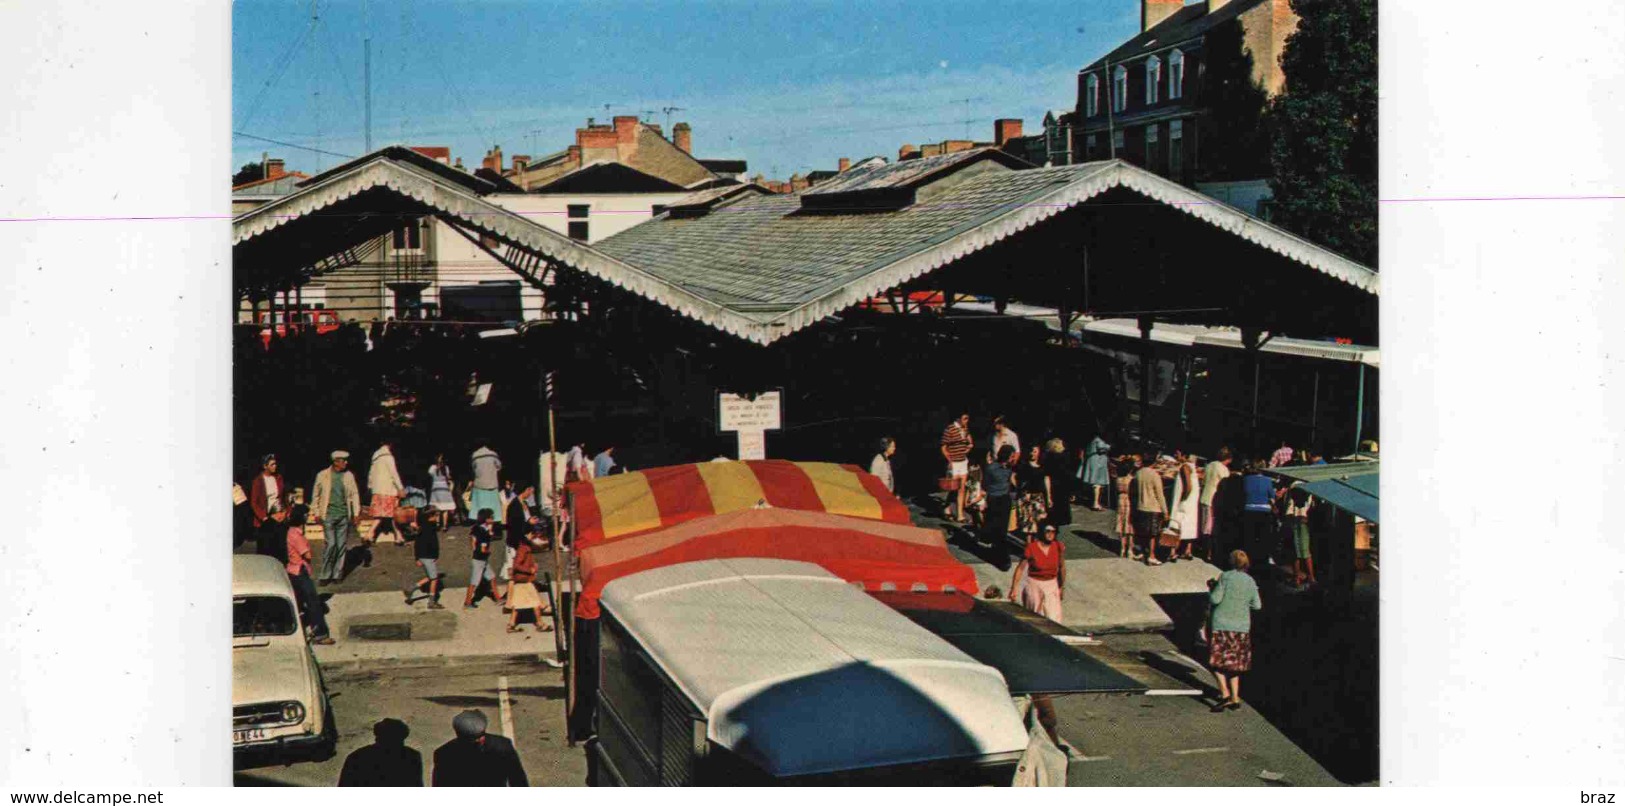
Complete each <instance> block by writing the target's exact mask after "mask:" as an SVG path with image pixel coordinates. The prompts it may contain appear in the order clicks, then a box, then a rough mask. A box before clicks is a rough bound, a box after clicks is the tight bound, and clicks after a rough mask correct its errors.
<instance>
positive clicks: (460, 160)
mask: <svg viewBox="0 0 1625 806" xmlns="http://www.w3.org/2000/svg"><path fill="white" fill-rule="evenodd" d="M451 167H453V168H456V169H457V170H459V171H467V170H468V169H467V168H464V167H463V158H462V157H458V158H457V164H456V165H453V166H451Z"/></svg>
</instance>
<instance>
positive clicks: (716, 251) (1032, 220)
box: [596, 152, 1380, 344]
mask: <svg viewBox="0 0 1625 806" xmlns="http://www.w3.org/2000/svg"><path fill="white" fill-rule="evenodd" d="M993 153H998V152H993ZM973 155H974V153H973V152H960V153H956V154H949V155H944V156H943V157H935V158H928V159H923V160H913V161H909V162H906V163H898V164H894V165H890V166H886V167H885V168H883V169H881V171H879V172H877V175H876V176H872V177H869V178H868V179H867V180H866V179H865V177H863V176H862V175H853V176H848V175H845V174H843V176H842V178H841V179H840V180H838V181H839V185H838V186H836V185H835V183H829V184H825V185H819V186H817V187H815V188H813V189H812V190H810V191H807V192H805V193H802V194H796V195H782V194H781V195H767V196H759V197H755V198H748V199H742V200H739V201H737V202H734V203H733V204H730V205H728V206H727V207H724V208H721V209H718V210H716V211H715V212H713V213H711V214H709V215H704V216H699V217H683V216H676V215H671V214H666V215H662V216H659V217H656V218H655V219H653V220H651V221H648V222H645V223H643V224H640V225H638V226H636V227H633V228H631V229H629V230H627V231H625V232H622V233H619V234H617V235H614V236H612V237H610V238H607V239H605V240H604V241H601V242H599V243H598V244H596V246H597V247H598V248H599V249H600V250H602V251H603V252H604V253H605V254H607V255H609V256H611V257H614V258H616V259H618V260H620V261H622V262H625V263H628V264H631V265H635V266H638V267H639V268H641V269H644V270H645V271H647V272H649V273H650V274H652V275H655V276H658V277H660V278H662V279H664V280H666V281H667V282H670V283H672V284H674V285H676V286H679V287H681V288H683V289H685V290H687V291H689V292H691V293H693V294H695V295H697V296H700V297H702V298H704V299H706V300H709V301H712V302H714V303H716V304H717V305H719V306H722V307H725V308H726V309H728V310H729V311H730V312H731V313H733V314H736V315H738V316H740V317H745V318H747V319H749V320H750V321H751V322H752V323H753V327H752V328H751V335H750V336H748V338H750V339H751V340H752V341H756V342H758V343H762V344H766V343H769V342H772V341H774V340H777V339H779V338H782V337H784V336H786V335H789V334H790V333H794V332H796V331H798V330H801V329H803V328H806V327H808V326H810V325H812V324H814V323H817V322H819V321H820V320H822V319H824V318H825V317H828V316H831V315H833V314H836V313H839V312H841V311H842V310H845V309H846V308H848V307H850V306H853V305H855V304H857V303H859V302H862V301H864V300H867V299H870V298H871V297H874V296H875V295H877V294H881V293H884V292H886V291H888V290H891V289H894V288H898V287H900V286H903V285H904V284H907V283H909V282H911V281H914V280H916V279H918V278H920V277H922V275H926V274H928V273H931V272H935V271H937V270H939V269H942V268H944V267H947V266H949V265H950V264H956V263H959V262H961V261H962V260H963V259H964V258H966V257H967V256H970V255H972V254H973V253H976V252H978V251H980V250H985V249H987V248H988V247H991V246H993V245H995V244H997V243H999V242H1001V241H1005V240H1007V239H1010V238H1012V236H1014V235H1016V234H1017V233H1020V232H1022V231H1024V230H1027V229H1029V228H1031V227H1034V226H1035V225H1039V224H1040V223H1041V222H1045V221H1046V220H1048V219H1052V218H1055V217H1056V216H1059V215H1060V214H1062V213H1063V212H1066V211H1068V210H1072V209H1074V208H1079V207H1080V206H1082V205H1085V204H1090V205H1095V204H1096V203H1099V204H1100V205H1101V206H1091V207H1090V208H1089V209H1090V210H1091V211H1092V212H1095V213H1100V212H1101V211H1103V210H1106V209H1108V208H1115V209H1119V210H1126V209H1140V210H1144V209H1146V208H1152V209H1156V210H1161V211H1167V213H1168V216H1167V217H1168V218H1169V219H1170V220H1171V223H1170V224H1169V226H1170V229H1169V230H1168V231H1167V232H1166V233H1165V237H1164V240H1163V241H1162V243H1161V245H1155V244H1154V245H1153V246H1151V247H1149V248H1148V249H1147V250H1146V251H1145V252H1144V254H1146V256H1147V260H1148V261H1150V260H1151V254H1150V253H1151V251H1154V250H1156V249H1174V248H1176V247H1178V246H1179V245H1180V243H1181V242H1187V241H1194V240H1196V239H1197V237H1198V236H1201V235H1204V233H1201V232H1198V231H1197V230H1207V231H1208V232H1210V233H1213V234H1215V235H1217V236H1219V241H1218V242H1222V243H1226V244H1237V243H1239V244H1240V245H1241V246H1243V247H1245V248H1243V249H1241V250H1235V251H1234V255H1233V257H1234V259H1233V261H1232V262H1233V264H1234V265H1226V266H1225V269H1226V271H1234V272H1235V273H1236V275H1237V276H1238V277H1239V278H1241V279H1237V280H1236V281H1235V282H1236V283H1237V284H1238V285H1240V284H1246V283H1249V282H1251V283H1254V284H1256V287H1257V290H1260V291H1264V290H1266V289H1279V288H1281V287H1285V286H1291V285H1293V284H1299V285H1306V286H1307V285H1309V284H1310V283H1309V278H1314V277H1320V278H1323V279H1329V280H1331V281H1333V282H1331V283H1321V284H1319V285H1317V286H1315V288H1314V293H1315V294H1317V295H1325V294H1328V293H1331V292H1333V291H1335V288H1342V289H1344V290H1345V291H1347V292H1353V297H1354V298H1356V299H1359V298H1368V299H1369V301H1370V303H1372V306H1371V307H1372V309H1373V313H1374V302H1375V297H1376V295H1377V294H1378V292H1379V287H1380V283H1379V280H1378V275H1377V273H1376V272H1375V271H1373V270H1371V269H1370V268H1367V267H1365V266H1362V265H1360V264H1358V263H1356V262H1354V261H1352V260H1349V259H1348V258H1345V257H1343V256H1341V255H1338V254H1336V253H1335V252H1332V251H1330V250H1328V249H1325V248H1323V247H1320V246H1317V245H1315V244H1313V243H1311V242H1309V241H1307V240H1305V239H1303V238H1301V237H1298V236H1296V235H1293V234H1291V233H1288V232H1286V231H1285V230H1282V229H1280V228H1278V227H1275V226H1273V225H1271V224H1269V223H1267V222H1265V221H1262V220H1260V219H1257V218H1254V217H1252V216H1249V215H1247V214H1246V213H1243V212H1242V211H1240V210H1237V209H1236V208H1234V207H1230V206H1228V205H1225V204H1223V203H1221V202H1218V201H1216V200H1214V199H1212V198H1209V197H1207V196H1203V195H1201V194H1200V193H1197V192H1196V191H1193V190H1191V189H1189V188H1186V187H1184V186H1182V185H1179V184H1176V183H1174V182H1171V181H1169V180H1166V179H1163V178H1162V177H1159V176H1157V175H1155V174H1153V173H1151V172H1149V171H1145V170H1143V169H1140V168H1137V167H1135V166H1133V165H1130V164H1128V163H1126V162H1122V161H1118V160H1111V161H1103V162H1093V163H1085V164H1081V165H1072V166H1064V167H1056V168H1041V169H1030V170H987V171H984V172H981V173H978V174H977V175H974V176H968V177H964V176H961V175H960V174H954V175H952V176H949V177H947V178H946V179H945V180H944V181H940V182H936V183H932V184H927V185H925V186H923V187H918V188H914V189H912V192H913V193H914V196H913V197H912V198H911V199H909V200H908V201H909V203H908V204H906V205H903V206H900V207H894V206H893V205H892V203H891V202H889V201H882V203H880V204H877V205H876V206H875V207H873V208H868V209H864V208H861V207H859V208H856V209H852V208H847V209H812V208H811V207H810V205H807V204H805V202H807V201H811V200H814V199H818V198H820V197H822V198H825V199H831V198H838V194H841V193H842V192H843V191H844V192H846V193H850V194H852V196H853V197H862V196H865V195H868V194H871V193H881V192H883V191H887V190H890V189H894V188H896V187H898V186H900V183H906V182H907V181H908V180H911V179H913V178H929V177H932V176H939V175H940V174H941V171H940V170H938V169H939V168H941V167H942V166H940V165H933V164H932V163H934V162H935V161H938V160H941V161H943V163H944V164H946V163H949V162H954V161H967V157H968V156H973ZM983 164H986V163H985V162H984V163H983ZM905 170H906V175H905V174H904V172H905ZM858 173H859V172H858V171H857V170H856V169H855V168H854V169H853V170H850V171H848V174H858ZM961 173H969V172H968V171H965V172H961ZM887 174H890V176H887ZM1176 218H1177V219H1178V220H1177V221H1172V219H1176ZM1195 222H1200V223H1199V224H1196V223H1195ZM1193 224H1195V226H1194V227H1193ZM1204 225H1205V226H1204ZM1056 235H1057V236H1064V235H1067V233H1056ZM1226 236H1235V237H1234V239H1231V238H1228V237H1226ZM1113 237H1114V232H1113V230H1111V229H1106V230H1104V231H1103V232H1099V233H1096V235H1095V238H1096V239H1097V240H1107V239H1111V238H1113ZM1271 256H1275V257H1277V258H1280V259H1284V260H1276V261H1274V262H1273V263H1272V262H1271V261H1270V260H1267V259H1266V258H1269V257H1271ZM1226 257H1229V255H1219V254H1211V253H1210V254H1209V255H1208V256H1207V259H1208V260H1210V261H1213V262H1215V263H1217V262H1221V261H1223V260H1224V259H1225V258H1226ZM1277 263H1282V264H1285V265H1280V266H1278V265H1275V264H1277ZM1062 268H1063V270H1068V271H1070V270H1071V268H1072V267H1071V266H1068V267H1062ZM1140 268H1141V269H1145V268H1150V266H1149V265H1146V266H1141V267H1140ZM1289 269H1305V270H1307V271H1305V272H1301V273H1300V272H1295V271H1289ZM1249 275H1250V276H1249ZM1254 278H1256V279H1254ZM995 281H996V280H990V281H989V282H995ZM1328 286H1331V287H1333V288H1331V289H1328ZM964 290H970V289H964ZM1039 293H1042V292H1039ZM1036 299H1037V297H1034V298H1031V299H1028V300H1022V301H1036ZM1338 302H1339V304H1341V303H1342V302H1343V300H1342V299H1339V300H1338ZM1260 304H1261V305H1263V303H1260ZM1152 307H1154V306H1152ZM1074 310H1079V308H1077V307H1074ZM1268 313H1269V311H1268V310H1267V309H1266V310H1264V311H1263V312H1262V313H1257V312H1255V315H1268ZM1300 318H1302V317H1300ZM1371 318H1373V319H1374V317H1371ZM1193 321H1195V320H1193ZM1215 323H1222V324H1237V325H1242V324H1249V323H1246V322H1228V321H1224V322H1217V321H1216V322H1215Z"/></svg>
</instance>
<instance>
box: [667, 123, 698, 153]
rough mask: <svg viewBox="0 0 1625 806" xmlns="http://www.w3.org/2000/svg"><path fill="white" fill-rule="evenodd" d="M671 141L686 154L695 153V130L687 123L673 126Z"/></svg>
mask: <svg viewBox="0 0 1625 806" xmlns="http://www.w3.org/2000/svg"><path fill="white" fill-rule="evenodd" d="M671 142H672V144H673V145H675V146H677V147H678V148H680V149H682V151H683V153H684V154H692V153H694V130H693V129H691V128H689V125H688V124H687V123H679V124H677V125H676V126H673V127H671Z"/></svg>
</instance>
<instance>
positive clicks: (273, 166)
mask: <svg viewBox="0 0 1625 806" xmlns="http://www.w3.org/2000/svg"><path fill="white" fill-rule="evenodd" d="M285 164H286V163H284V162H283V161H282V160H279V159H275V160H266V161H265V178H266V179H275V178H277V177H279V176H281V175H283V174H285V173H287V170H286V169H284V168H283V165H285Z"/></svg>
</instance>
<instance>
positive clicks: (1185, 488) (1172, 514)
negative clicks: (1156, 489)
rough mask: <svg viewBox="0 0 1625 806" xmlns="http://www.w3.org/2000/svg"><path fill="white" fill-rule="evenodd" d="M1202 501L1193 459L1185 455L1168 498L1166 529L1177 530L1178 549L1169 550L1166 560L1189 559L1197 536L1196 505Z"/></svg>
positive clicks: (1200, 486) (1199, 483)
mask: <svg viewBox="0 0 1625 806" xmlns="http://www.w3.org/2000/svg"><path fill="white" fill-rule="evenodd" d="M1201 501H1202V484H1201V482H1200V481H1199V480H1198V479H1197V477H1196V465H1195V460H1194V459H1192V458H1191V457H1186V458H1185V460H1184V461H1183V462H1180V464H1179V472H1178V473H1177V474H1175V475H1174V497H1173V498H1170V499H1168V510H1169V511H1168V529H1169V531H1178V532H1179V543H1180V546H1181V547H1182V548H1181V549H1180V550H1178V551H1174V552H1169V554H1168V561H1169V562H1173V561H1175V560H1189V559H1191V547H1192V545H1193V544H1194V543H1195V540H1196V537H1197V523H1196V522H1197V512H1198V509H1197V506H1198V504H1200V503H1201Z"/></svg>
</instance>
